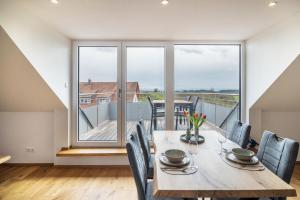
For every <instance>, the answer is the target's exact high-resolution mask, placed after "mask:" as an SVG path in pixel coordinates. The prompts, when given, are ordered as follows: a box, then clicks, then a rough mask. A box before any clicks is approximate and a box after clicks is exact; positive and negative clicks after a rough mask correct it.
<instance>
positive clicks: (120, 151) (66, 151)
mask: <svg viewBox="0 0 300 200" xmlns="http://www.w3.org/2000/svg"><path fill="white" fill-rule="evenodd" d="M151 153H154V149H153V148H151ZM56 156H57V157H84V156H127V150H126V148H100V147H99V148H62V149H61V150H60V151H59V152H57V153H56Z"/></svg>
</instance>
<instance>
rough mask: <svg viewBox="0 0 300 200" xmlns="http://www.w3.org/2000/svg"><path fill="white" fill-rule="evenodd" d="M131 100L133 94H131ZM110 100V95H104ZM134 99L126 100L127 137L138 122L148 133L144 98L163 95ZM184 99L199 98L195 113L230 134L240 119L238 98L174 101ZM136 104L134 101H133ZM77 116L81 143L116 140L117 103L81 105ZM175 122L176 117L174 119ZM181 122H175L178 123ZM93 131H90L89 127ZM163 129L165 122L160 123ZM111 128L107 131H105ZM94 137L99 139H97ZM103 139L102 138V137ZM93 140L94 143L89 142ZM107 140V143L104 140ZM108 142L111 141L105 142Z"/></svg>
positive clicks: (180, 96) (203, 96)
mask: <svg viewBox="0 0 300 200" xmlns="http://www.w3.org/2000/svg"><path fill="white" fill-rule="evenodd" d="M130 95H131V97H130V98H132V95H133V94H130ZM105 96H107V97H109V96H110V95H109V94H105ZM136 96H137V99H136V98H135V101H131V100H130V99H128V98H127V103H126V106H127V108H126V111H127V113H126V120H127V122H126V125H127V132H128V133H130V132H132V131H133V130H134V128H135V123H137V122H138V120H140V119H144V120H145V121H146V126H147V129H150V118H151V107H150V105H149V102H148V101H147V98H146V97H147V96H151V97H152V98H153V99H163V98H164V96H163V93H162V92H144V93H138V94H136ZM186 96H198V97H199V102H198V104H197V106H196V109H195V112H198V113H205V114H206V115H207V120H208V121H209V122H210V123H212V124H214V125H216V126H220V127H221V128H222V129H224V130H227V131H229V130H230V129H231V127H232V125H233V122H234V121H236V120H238V119H239V96H238V95H237V94H225V93H201V92H198V93H197V92H176V93H175V95H174V98H175V99H184V98H185V97H186ZM136 100H137V101H136ZM80 109H81V110H82V112H83V113H81V112H79V139H81V140H94V139H95V138H97V140H102V139H103V140H116V138H117V137H116V134H117V132H116V126H117V123H116V120H117V102H116V101H115V100H114V99H109V100H108V101H107V102H105V101H103V99H102V100H101V101H97V102H96V104H95V103H94V105H93V104H90V105H88V104H82V105H80ZM174 122H175V117H174ZM180 122H182V120H178V123H180ZM89 123H91V125H92V126H93V127H94V129H91V125H90V124H89ZM160 123H161V126H159V127H158V129H162V128H163V127H164V119H162V120H161V121H160ZM105 126H106V127H111V128H110V129H107V128H105ZM185 126H186V124H183V123H182V124H181V125H180V126H178V127H179V129H185V128H186V127H185ZM95 135H98V136H97V137H96V136H95ZM101 135H105V137H104V136H103V137H101ZM91 138H94V139H91ZM105 138H106V139H105ZM108 138H110V139H108Z"/></svg>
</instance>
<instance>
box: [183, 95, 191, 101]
mask: <svg viewBox="0 0 300 200" xmlns="http://www.w3.org/2000/svg"><path fill="white" fill-rule="evenodd" d="M191 98H192V96H190V95H189V96H185V97H184V100H185V101H190V100H191Z"/></svg>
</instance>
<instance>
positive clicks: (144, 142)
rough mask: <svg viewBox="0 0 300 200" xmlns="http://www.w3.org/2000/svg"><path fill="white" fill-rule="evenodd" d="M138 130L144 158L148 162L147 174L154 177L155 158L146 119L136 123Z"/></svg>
mask: <svg viewBox="0 0 300 200" xmlns="http://www.w3.org/2000/svg"><path fill="white" fill-rule="evenodd" d="M136 130H137V133H138V137H139V141H140V144H141V149H142V152H143V155H144V160H145V163H146V169H147V175H148V178H150V179H152V178H153V162H154V161H153V159H154V155H151V151H150V144H149V135H148V133H147V132H146V129H145V125H144V120H142V119H141V120H140V121H139V123H138V124H137V125H136Z"/></svg>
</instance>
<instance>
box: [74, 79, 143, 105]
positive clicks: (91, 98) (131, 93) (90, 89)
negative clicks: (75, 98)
mask: <svg viewBox="0 0 300 200" xmlns="http://www.w3.org/2000/svg"><path fill="white" fill-rule="evenodd" d="M79 93H80V94H79V96H80V97H79V103H80V107H82V108H84V107H88V106H91V105H96V104H100V103H108V102H115V101H116V100H117V83H116V82H92V81H91V80H89V81H88V82H80V85H79ZM139 93H140V87H139V83H138V82H128V83H127V95H126V97H127V101H128V102H138V101H139Z"/></svg>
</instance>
